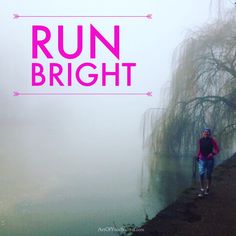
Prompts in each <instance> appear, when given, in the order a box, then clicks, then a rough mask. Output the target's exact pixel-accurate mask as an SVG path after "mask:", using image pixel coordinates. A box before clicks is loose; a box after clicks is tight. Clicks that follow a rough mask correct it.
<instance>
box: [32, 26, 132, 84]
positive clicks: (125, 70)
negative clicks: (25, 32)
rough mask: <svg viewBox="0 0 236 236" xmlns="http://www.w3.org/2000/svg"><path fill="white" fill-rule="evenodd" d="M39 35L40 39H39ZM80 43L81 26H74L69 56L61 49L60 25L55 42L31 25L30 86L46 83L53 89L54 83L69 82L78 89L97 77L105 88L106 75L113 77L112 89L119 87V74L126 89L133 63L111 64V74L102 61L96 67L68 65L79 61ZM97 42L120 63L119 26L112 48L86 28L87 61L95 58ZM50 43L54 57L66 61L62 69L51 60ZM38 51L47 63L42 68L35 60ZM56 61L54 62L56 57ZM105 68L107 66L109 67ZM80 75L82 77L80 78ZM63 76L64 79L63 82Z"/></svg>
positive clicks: (45, 29)
mask: <svg viewBox="0 0 236 236" xmlns="http://www.w3.org/2000/svg"><path fill="white" fill-rule="evenodd" d="M42 35H43V36H44V37H42ZM83 41H84V37H83V26H82V25H78V26H77V40H76V42H77V45H76V49H75V51H74V52H72V53H69V52H66V50H65V42H64V27H63V25H59V26H58V28H57V37H56V41H55V39H54V38H53V37H52V36H51V31H50V29H49V28H48V27H46V26H42V25H33V27H32V59H33V60H34V62H33V63H32V86H42V85H44V84H48V85H49V86H54V85H55V84H57V85H59V86H72V85H73V81H77V83H79V84H80V85H82V86H92V85H94V84H95V83H96V82H97V80H98V79H99V78H101V85H102V86H106V84H107V82H106V81H107V76H113V77H114V79H115V83H114V84H115V86H119V84H120V83H119V82H120V73H121V72H122V75H124V74H125V77H126V78H125V79H126V84H127V86H131V77H132V76H131V74H132V67H135V66H136V63H133V62H129V63H127V62H126V63H124V62H123V63H121V62H119V63H114V66H113V69H112V71H111V69H110V70H109V69H107V67H108V65H107V63H106V62H103V63H100V65H96V64H95V63H91V62H88V61H87V62H84V63H81V64H79V65H76V66H75V65H74V64H73V63H72V62H73V61H72V60H73V59H77V58H79V56H80V55H81V53H82V52H83ZM97 41H100V43H102V44H103V45H104V46H105V47H106V48H107V49H108V50H109V52H110V53H111V55H112V56H113V57H115V59H116V60H118V61H119V60H120V27H119V26H118V25H115V26H114V42H113V45H112V44H111V43H110V42H109V41H108V40H107V39H106V38H105V37H104V36H103V35H102V34H101V33H100V32H99V31H98V30H97V29H96V28H95V27H94V26H93V25H92V24H91V25H90V35H89V43H90V52H89V58H90V59H91V60H92V59H93V60H94V59H96V58H97V53H96V51H97V47H96V44H97V43H96V42H97ZM50 44H53V45H56V46H57V50H58V51H57V52H58V55H59V56H60V57H61V58H62V59H65V60H67V63H63V65H65V64H66V66H65V68H63V65H62V64H60V63H56V62H54V61H52V60H53V59H54V55H53V53H52V51H50V49H49V45H50ZM39 52H41V53H42V55H43V56H45V58H46V60H49V61H50V62H49V63H47V66H46V67H45V65H44V64H45V63H44V64H43V63H40V62H39V61H38V60H39ZM56 59H58V56H57V58H56ZM68 60H69V62H68ZM113 60H114V58H113ZM60 61H61V60H60ZM109 67H111V65H110V64H109ZM99 68H100V69H99ZM87 70H89V71H91V70H92V72H94V73H86V71H87ZM98 71H99V72H100V74H99V73H98ZM83 72H84V73H85V74H86V76H84V73H83ZM82 73H83V76H82V75H81V74H82ZM65 76H66V77H67V78H66V79H65ZM62 77H63V78H62ZM82 77H83V78H82ZM84 77H85V78H84ZM88 78H89V79H88Z"/></svg>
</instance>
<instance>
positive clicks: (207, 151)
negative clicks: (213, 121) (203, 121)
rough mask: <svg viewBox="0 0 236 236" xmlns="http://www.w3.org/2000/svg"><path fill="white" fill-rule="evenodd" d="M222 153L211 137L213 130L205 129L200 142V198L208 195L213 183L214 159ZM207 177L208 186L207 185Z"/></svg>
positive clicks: (198, 155) (198, 156) (198, 154)
mask: <svg viewBox="0 0 236 236" xmlns="http://www.w3.org/2000/svg"><path fill="white" fill-rule="evenodd" d="M219 152H220V149H219V145H218V143H217V141H216V139H214V138H213V137H212V136H211V130H210V129H209V128H205V129H204V130H203V132H202V137H201V138H200V139H199V141H198V153H197V161H198V169H199V176H200V192H199V194H198V197H204V195H208V194H209V191H210V187H211V182H212V172H213V169H214V157H215V155H217V154H218V153H219ZM205 175H206V178H207V184H206V185H205Z"/></svg>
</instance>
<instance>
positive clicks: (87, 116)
mask: <svg viewBox="0 0 236 236" xmlns="http://www.w3.org/2000/svg"><path fill="white" fill-rule="evenodd" d="M1 3H2V4H1V5H2V9H1V14H0V26H1V27H0V32H1V38H0V49H1V63H0V76H1V84H0V103H1V110H0V127H1V134H0V140H1V142H0V170H1V171H0V176H1V178H0V183H1V194H0V209H1V213H0V224H1V225H0V232H1V235H17V234H16V232H18V233H19V235H32V234H33V235H44V236H45V235H65V233H66V235H78V234H77V233H78V232H82V235H91V234H92V235H96V233H97V229H98V227H107V226H112V225H113V222H115V223H116V225H117V226H121V225H122V224H127V223H135V224H140V223H141V222H143V221H144V217H145V213H148V215H149V216H150V217H152V216H154V214H155V213H156V212H157V211H159V210H160V209H161V207H162V203H161V201H159V198H158V196H155V197H154V198H149V199H143V198H142V187H141V181H142V172H141V170H142V161H143V157H144V156H145V155H146V152H145V150H144V149H143V146H142V141H143V140H142V122H141V121H142V116H143V114H144V113H145V111H146V110H147V109H149V108H152V107H158V106H159V105H158V104H159V103H160V101H162V98H163V97H162V91H163V88H166V87H168V86H169V85H168V81H169V76H170V65H171V57H172V53H173V51H174V49H175V48H176V46H177V45H178V44H179V43H180V42H181V40H182V39H183V37H184V35H185V34H186V33H187V32H188V31H189V30H191V29H194V28H196V27H197V26H198V25H200V24H202V23H203V22H206V21H211V19H212V18H213V17H214V7H211V8H210V7H209V6H210V1H206V0H200V1H197V2H196V1H193V0H191V1H190V0H182V1H175V2H174V1H170V0H169V1H164V0H162V1H161V0H160V1H148V2H147V1H146V2H145V1H133V0H131V1H123V0H122V1H108V0H103V1H95V0H94V1H91V0H88V1H72V0H68V1H64V2H63V3H62V2H59V1H54V0H53V1H50V2H49V1H45V0H42V1H40V2H37V1H21V2H19V1H16V0H13V1H4V0H3V1H1ZM13 13H18V14H20V15H146V14H149V13H152V14H153V19H152V20H148V19H145V18H141V19H136V18H131V19H127V18H122V19H121V18H109V19H104V18H101V19H98V18H75V19H64V18H60V19H58V18H55V19H48V18H28V19H26V18H22V19H13V17H12V14H13ZM59 24H60V25H64V27H65V31H66V36H65V40H67V42H68V43H67V44H66V47H67V49H68V50H73V49H74V47H75V42H76V32H75V30H76V26H77V25H78V24H80V25H83V27H84V35H85V37H84V52H83V54H82V55H81V57H80V58H78V59H76V60H73V65H76V64H79V63H83V62H85V61H88V60H89V43H88V42H86V38H87V37H88V35H89V25H90V24H93V25H94V26H96V27H97V28H98V29H99V30H100V31H101V32H102V33H103V34H104V35H105V36H106V37H107V38H108V39H110V40H111V42H112V37H113V34H112V33H113V26H114V25H120V30H121V32H120V42H121V45H120V47H121V48H120V53H121V58H120V62H135V63H137V67H136V68H135V69H134V70H133V74H132V77H133V78H132V86H131V87H127V86H125V84H124V83H123V82H124V81H122V83H121V86H120V87H115V86H114V79H110V81H109V83H108V86H106V87H105V88H104V87H101V85H100V84H99V83H98V84H96V85H95V86H93V87H91V88H86V87H82V86H79V85H78V84H74V86H73V87H59V86H54V87H53V88H52V87H49V86H42V87H32V86H31V63H32V62H33V60H32V56H31V30H32V25H45V26H47V27H48V28H50V29H51V31H52V40H53V42H52V43H50V46H49V47H50V50H51V51H52V52H53V53H55V55H56V56H55V58H54V59H53V60H54V61H55V62H59V63H61V64H63V65H64V64H66V63H67V61H66V60H65V59H62V58H61V57H60V56H58V54H57V45H56V42H54V37H56V29H57V25H59ZM97 55H98V57H97V58H96V59H94V60H93V63H95V64H98V65H99V64H101V63H102V62H107V63H108V64H109V66H111V67H110V68H111V69H112V66H113V65H114V63H115V62H117V61H116V60H115V59H114V57H112V55H111V54H110V53H109V52H108V51H107V49H106V48H105V47H104V46H103V45H100V46H99V47H98V54H97ZM40 62H41V63H43V64H44V65H47V64H48V63H49V61H48V60H47V59H45V57H44V56H43V55H41V56H40ZM122 76H124V74H122ZM122 76H121V77H122ZM122 78H123V77H122ZM122 78H121V80H122ZM13 91H20V92H142V93H145V92H148V91H152V92H153V96H152V97H147V96H19V97H13V96H12V94H13Z"/></svg>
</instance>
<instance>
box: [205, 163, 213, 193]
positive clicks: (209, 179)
mask: <svg viewBox="0 0 236 236" xmlns="http://www.w3.org/2000/svg"><path fill="white" fill-rule="evenodd" d="M213 168H214V159H212V160H208V161H207V164H206V169H207V189H208V191H209V189H210V187H211V182H212V181H211V180H212V177H211V176H212V172H213Z"/></svg>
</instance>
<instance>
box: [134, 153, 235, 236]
mask: <svg viewBox="0 0 236 236" xmlns="http://www.w3.org/2000/svg"><path fill="white" fill-rule="evenodd" d="M198 191H199V185H198V183H196V184H194V185H192V186H191V187H190V188H188V189H186V190H185V191H184V192H183V193H182V194H181V195H180V197H179V198H178V199H177V200H176V201H175V202H174V203H172V204H171V205H169V206H168V207H167V208H165V209H164V210H162V211H161V212H159V213H158V214H157V215H156V216H155V217H154V218H153V219H152V220H150V221H149V222H147V223H145V224H144V225H143V226H141V227H140V228H141V229H142V230H143V231H142V232H138V231H137V232H135V233H134V234H133V236H152V235H155V236H196V235H197V236H209V235H214V236H232V235H236V153H235V154H234V155H233V156H232V157H231V158H230V159H228V160H226V161H224V162H223V163H222V164H220V165H218V166H217V167H216V168H215V171H214V173H213V183H212V188H211V192H210V193H209V195H208V196H206V197H204V198H203V199H200V198H198V197H197V193H198Z"/></svg>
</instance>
